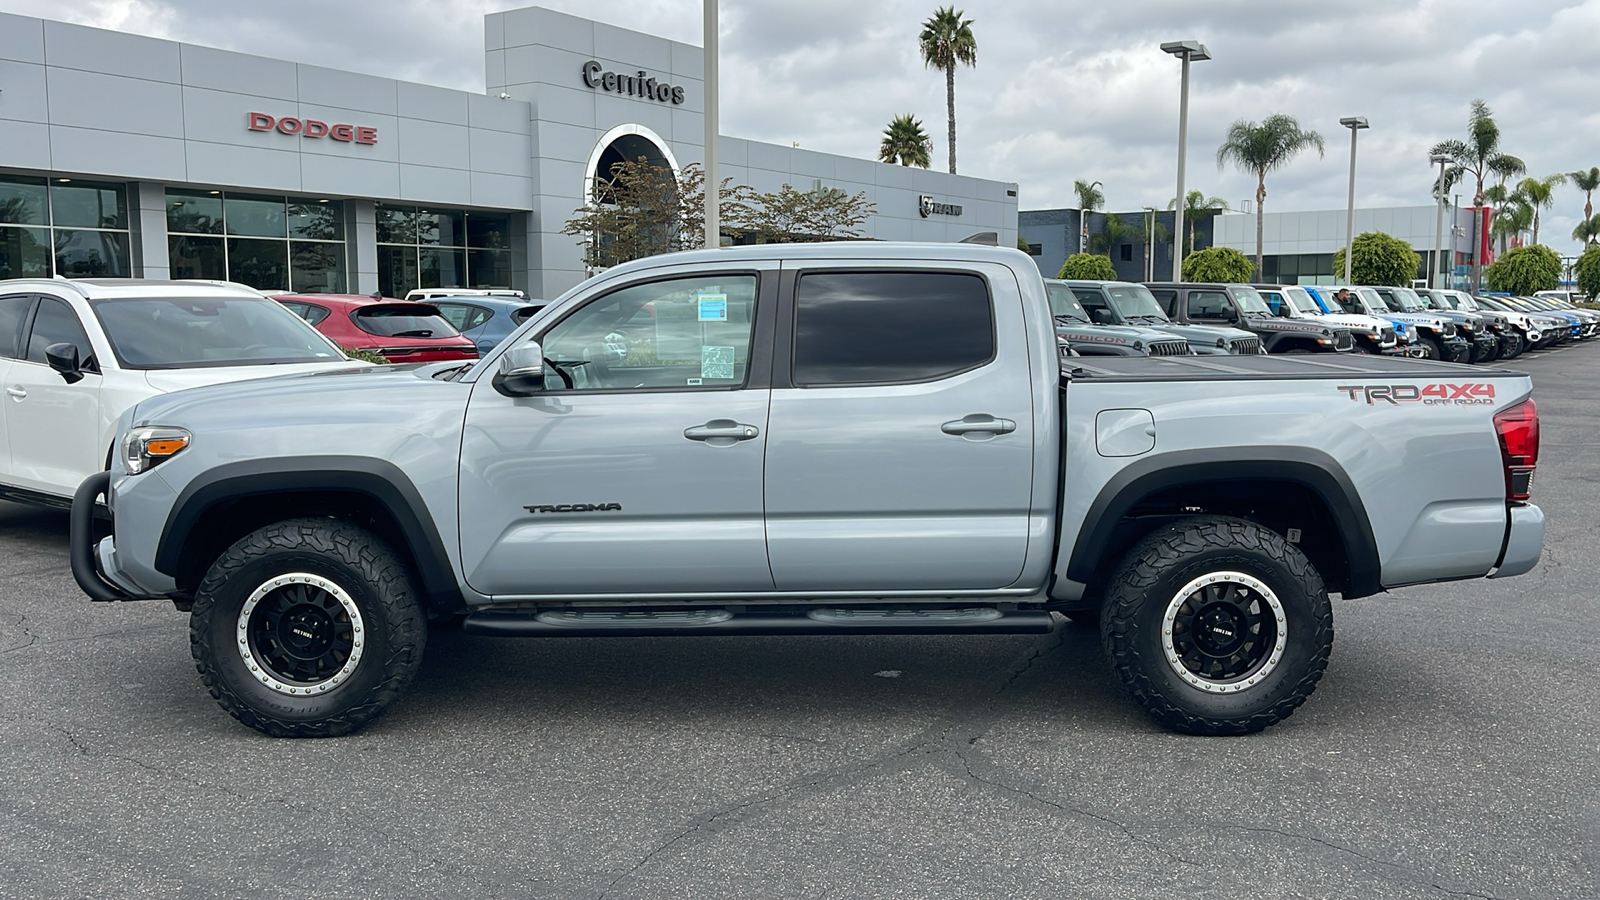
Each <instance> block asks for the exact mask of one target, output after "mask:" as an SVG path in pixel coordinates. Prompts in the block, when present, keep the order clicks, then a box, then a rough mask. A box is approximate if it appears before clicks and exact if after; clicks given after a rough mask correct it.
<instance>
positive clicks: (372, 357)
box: [339, 347, 389, 366]
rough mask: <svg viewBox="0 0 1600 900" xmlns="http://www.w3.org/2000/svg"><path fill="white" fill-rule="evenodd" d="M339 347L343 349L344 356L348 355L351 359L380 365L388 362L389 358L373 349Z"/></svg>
mask: <svg viewBox="0 0 1600 900" xmlns="http://www.w3.org/2000/svg"><path fill="white" fill-rule="evenodd" d="M339 349H340V350H343V351H344V355H345V356H348V357H350V358H351V359H355V360H360V361H361V362H369V363H377V364H378V365H380V366H381V365H386V364H388V362H389V358H388V357H387V356H384V355H383V354H382V353H378V352H377V351H375V350H363V349H361V348H360V347H340V348H339Z"/></svg>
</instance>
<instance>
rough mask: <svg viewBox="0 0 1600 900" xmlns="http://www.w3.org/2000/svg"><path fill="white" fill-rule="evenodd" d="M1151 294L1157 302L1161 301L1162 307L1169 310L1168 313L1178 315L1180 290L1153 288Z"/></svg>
mask: <svg viewBox="0 0 1600 900" xmlns="http://www.w3.org/2000/svg"><path fill="white" fill-rule="evenodd" d="M1150 296H1152V297H1154V298H1156V302H1157V303H1160V304H1161V308H1162V309H1164V310H1166V311H1167V315H1169V316H1176V315H1177V314H1178V292H1177V291H1157V290H1152V291H1151V292H1150Z"/></svg>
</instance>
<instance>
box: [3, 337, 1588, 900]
mask: <svg viewBox="0 0 1600 900" xmlns="http://www.w3.org/2000/svg"><path fill="white" fill-rule="evenodd" d="M1509 367H1511V368H1517V369H1522V370H1524V371H1528V372H1531V373H1532V374H1533V375H1534V378H1535V381H1536V383H1537V390H1536V394H1535V396H1536V398H1537V399H1538V401H1539V404H1540V409H1541V412H1542V413H1543V415H1542V425H1543V453H1542V458H1541V464H1540V467H1539V475H1538V483H1537V485H1536V487H1535V491H1534V496H1535V500H1536V502H1538V503H1539V504H1540V505H1541V506H1543V507H1544V509H1545V511H1546V513H1547V515H1548V516H1549V519H1550V531H1549V534H1548V536H1547V540H1546V545H1545V556H1544V560H1543V561H1542V562H1541V564H1540V566H1539V568H1538V569H1537V570H1536V571H1535V572H1533V573H1531V574H1529V575H1527V576H1524V577H1521V578H1516V579H1511V580H1508V581H1504V582H1487V581H1479V582H1464V583H1457V584H1450V585H1438V586H1431V587H1426V588H1413V589H1406V590H1401V591H1396V592H1394V593H1392V594H1388V595H1382V596H1379V597H1373V598H1367V599H1363V600H1355V601H1348V602H1341V601H1337V600H1336V601H1335V625H1336V633H1337V637H1336V640H1335V645H1334V654H1333V661H1332V664H1331V665H1330V666H1329V669H1328V672H1327V675H1326V677H1325V678H1324V679H1323V681H1322V684H1321V687H1320V688H1319V689H1318V691H1317V693H1316V695H1315V696H1314V697H1313V698H1312V699H1311V701H1310V702H1309V703H1308V704H1307V705H1306V706H1305V707H1303V708H1302V709H1301V710H1300V711H1299V712H1298V713H1296V715H1295V716H1294V717H1293V718H1291V719H1290V720H1289V721H1288V722H1286V723H1283V724H1281V725H1278V726H1276V727H1274V728H1271V729H1269V730H1268V731H1266V732H1264V733H1262V734H1259V735H1255V736H1251V737H1246V738H1192V737H1183V736H1179V735H1173V734H1169V733H1167V732H1164V731H1162V730H1159V729H1158V728H1157V727H1156V726H1155V725H1154V724H1153V722H1152V721H1151V720H1149V719H1148V718H1147V717H1146V716H1145V714H1144V713H1143V712H1142V711H1140V710H1139V709H1138V708H1137V707H1135V705H1134V704H1133V702H1132V701H1131V700H1129V699H1128V698H1127V696H1126V695H1125V693H1124V691H1123V689H1122V688H1121V686H1120V685H1119V684H1118V683H1117V682H1116V680H1115V678H1114V676H1113V675H1112V674H1111V672H1110V671H1109V669H1108V668H1107V667H1106V665H1105V663H1104V662H1103V659H1102V656H1101V651H1100V646H1099V640H1098V636H1097V635H1096V634H1095V633H1093V632H1091V631H1090V630H1088V629H1083V628H1079V627H1075V626H1070V625H1066V626H1063V627H1062V628H1061V629H1059V630H1058V631H1057V632H1056V633H1055V634H1053V635H1048V636H995V637H887V638H856V637H838V638H826V637H808V638H705V639H699V640H667V639H650V638H642V639H631V638H613V639H546V640H542V641H540V640H522V641H517V640H496V639H491V638H472V637H467V636H464V635H461V634H446V635H438V636H435V637H434V639H433V640H432V641H431V643H430V645H429V647H428V651H427V660H426V662H425V664H424V666H423V670H422V673H421V675H420V676H419V678H418V680H417V682H416V684H415V685H414V687H413V689H412V691H411V693H410V694H409V695H408V696H407V697H406V698H405V699H404V700H403V701H401V702H400V703H399V704H397V705H396V707H395V708H394V709H392V710H391V711H390V712H389V713H388V714H387V715H385V716H384V717H383V718H382V719H380V720H379V721H378V722H377V723H376V724H375V725H373V726H372V727H370V728H368V729H367V730H365V731H363V732H361V733H359V734H356V735H354V736H351V737H346V738H339V739H330V740H320V741H285V740H274V739H271V738H267V737H264V736H262V735H260V734H258V733H256V732H254V731H252V730H249V729H247V728H245V727H243V726H241V725H239V724H237V723H236V722H234V721H233V720H232V719H231V718H229V717H228V716H227V715H226V714H225V713H223V712H222V711H221V710H220V709H219V708H218V707H217V706H216V704H215V703H214V702H213V701H212V699H211V698H210V697H209V696H208V695H207V694H206V693H205V691H204V689H203V688H202V686H201V685H200V682H199V678H198V676H197V675H196V674H195V671H194V665H193V663H192V662H191V659H190V656H189V647H188V630H187V620H186V618H185V617H184V616H183V615H181V614H179V613H176V612H174V611H173V610H172V609H171V607H170V606H168V605H163V604H157V603H144V604H124V605H107V606H100V605H93V604H91V603H90V602H89V601H88V600H87V599H86V598H85V597H83V596H82V595H81V594H80V593H79V591H78V589H77V588H76V586H75V585H74V584H73V582H72V579H71V577H70V575H69V574H68V573H67V561H66V545H67V537H66V533H67V520H66V516H65V514H62V513H55V512H45V511H37V510H33V509H29V508H26V507H21V506H14V505H10V504H5V503H0V660H3V662H0V676H3V677H0V746H3V748H4V755H3V759H4V764H5V772H4V776H3V777H0V897H28V898H33V897H110V896H116V897H129V896H136V897H142V896H160V897H243V896H264V895H266V896H277V897H310V896H316V897H346V896H349V897H368V896H370V897H421V896H438V897H444V896H449V897H509V896H526V897H561V898H565V897H590V898H599V897H607V898H654V897H697V898H701V897H814V898H821V897H831V898H856V897H897V898H899V897H960V898H990V897H993V898H1013V897H1044V896H1050V897H1129V898H1134V897H1137V898H1150V897H1230V898H1232V897H1318V898H1321V897H1360V898H1385V897H1395V898H1416V897H1490V898H1556V897H1574V898H1578V897H1583V898H1589V897H1594V896H1596V895H1597V894H1600V706H1597V704H1596V703H1595V696H1596V688H1597V686H1600V681H1597V677H1596V674H1595V666H1594V659H1595V656H1596V651H1597V650H1600V621H1597V619H1596V611H1597V603H1596V595H1597V593H1600V588H1597V586H1596V581H1595V573H1596V560H1597V559H1600V460H1597V459H1596V457H1595V454H1594V450H1593V448H1595V447H1596V446H1600V341H1594V342H1592V343H1590V344H1586V345H1582V346H1576V347H1572V348H1570V349H1561V350H1556V351H1547V352H1545V353H1542V354H1539V355H1536V356H1531V357H1524V358H1522V359H1518V360H1516V361H1514V362H1513V363H1511V364H1510V366H1509Z"/></svg>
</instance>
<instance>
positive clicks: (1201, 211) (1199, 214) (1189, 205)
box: [1167, 191, 1228, 253]
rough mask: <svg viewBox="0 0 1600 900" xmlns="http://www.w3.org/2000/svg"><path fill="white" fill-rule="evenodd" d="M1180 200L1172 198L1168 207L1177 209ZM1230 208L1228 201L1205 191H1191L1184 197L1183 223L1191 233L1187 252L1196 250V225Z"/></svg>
mask: <svg viewBox="0 0 1600 900" xmlns="http://www.w3.org/2000/svg"><path fill="white" fill-rule="evenodd" d="M1177 208H1178V201H1177V200H1176V199H1174V200H1172V201H1171V202H1170V203H1168V204H1167V209H1177ZM1227 208H1228V201H1226V200H1224V199H1222V198H1221V197H1207V196H1206V195H1205V192H1204V191H1189V192H1188V196H1187V197H1184V198H1183V224H1184V228H1185V229H1186V230H1187V231H1188V233H1189V249H1188V250H1187V251H1185V252H1187V253H1193V252H1194V232H1195V226H1196V225H1197V224H1198V223H1199V222H1200V220H1201V219H1204V218H1205V217H1206V216H1209V215H1211V214H1212V213H1214V212H1216V211H1218V210H1223V209H1227Z"/></svg>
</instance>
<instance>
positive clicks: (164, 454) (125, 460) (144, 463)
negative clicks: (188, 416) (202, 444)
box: [122, 425, 194, 475]
mask: <svg viewBox="0 0 1600 900" xmlns="http://www.w3.org/2000/svg"><path fill="white" fill-rule="evenodd" d="M193 437H194V436H193V435H191V434H190V433H189V432H187V431H185V430H183V429H182V428H169V427H167V426H165V425H145V426H142V427H139V428H133V429H130V430H129V431H128V433H127V434H124V435H123V436H122V465H123V466H124V467H126V468H127V470H128V474H130V475H138V474H139V473H141V472H143V471H145V470H146V469H152V468H155V466H156V464H158V463H160V462H163V461H164V460H168V459H171V458H172V457H174V456H176V455H177V454H178V453H179V452H181V451H182V450H183V448H185V447H187V446H189V441H190V440H192V439H193Z"/></svg>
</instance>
